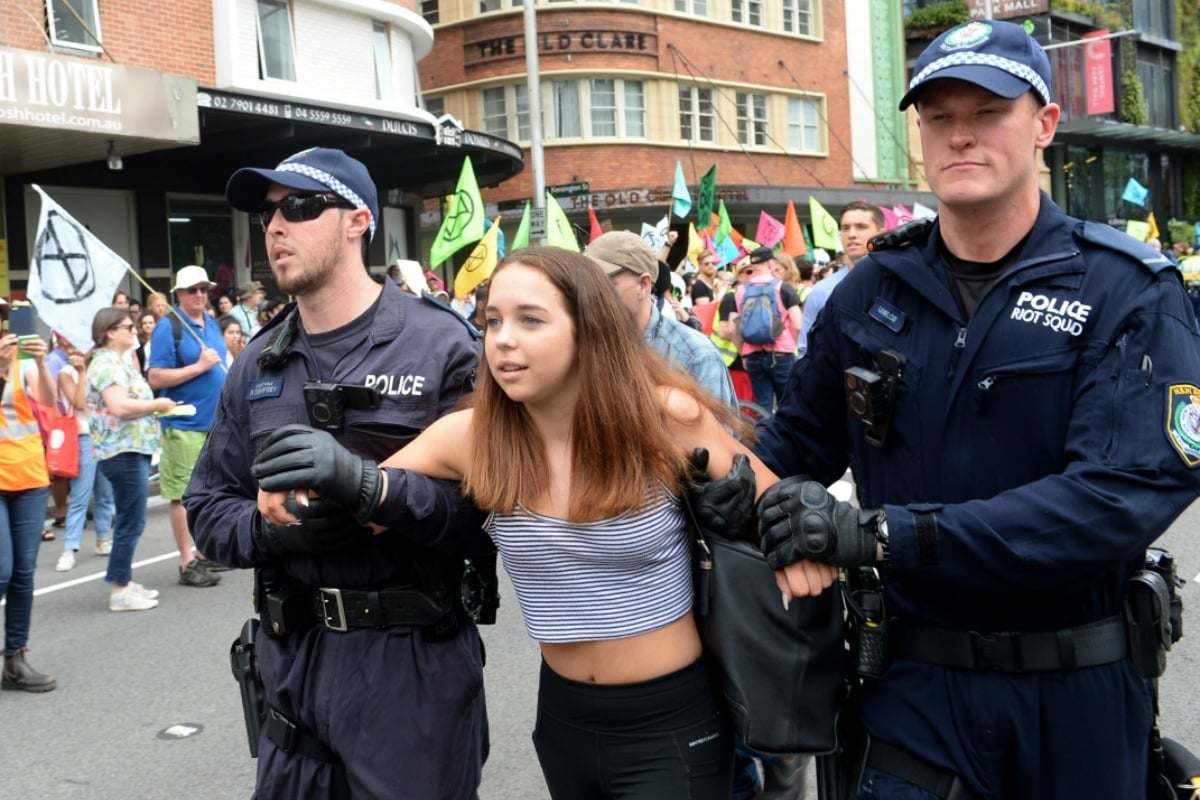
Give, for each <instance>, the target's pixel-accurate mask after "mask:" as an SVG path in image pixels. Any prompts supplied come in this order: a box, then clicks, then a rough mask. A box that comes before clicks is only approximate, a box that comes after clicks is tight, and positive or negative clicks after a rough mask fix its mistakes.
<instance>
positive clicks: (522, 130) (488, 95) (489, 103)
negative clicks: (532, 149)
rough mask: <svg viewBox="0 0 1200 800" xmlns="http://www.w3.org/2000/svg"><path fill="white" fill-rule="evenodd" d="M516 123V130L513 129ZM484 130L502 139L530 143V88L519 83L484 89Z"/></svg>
mask: <svg viewBox="0 0 1200 800" xmlns="http://www.w3.org/2000/svg"><path fill="white" fill-rule="evenodd" d="M510 109H512V111H511V112H510ZM514 122H515V123H516V129H515V130H514V129H513V127H512V125H513V123H514ZM483 129H484V131H486V132H487V133H489V134H491V135H492V136H499V137H501V138H502V139H512V140H514V141H518V142H527V141H529V137H530V133H529V88H528V87H527V86H526V85H525V84H523V83H518V84H513V85H510V86H496V87H494V88H491V89H484V90H483Z"/></svg>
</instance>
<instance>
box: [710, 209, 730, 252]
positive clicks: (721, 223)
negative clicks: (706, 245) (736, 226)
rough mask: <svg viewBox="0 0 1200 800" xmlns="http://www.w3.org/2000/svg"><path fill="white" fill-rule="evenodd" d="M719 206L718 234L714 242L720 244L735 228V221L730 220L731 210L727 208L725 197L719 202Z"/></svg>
mask: <svg viewBox="0 0 1200 800" xmlns="http://www.w3.org/2000/svg"><path fill="white" fill-rule="evenodd" d="M717 207H718V208H719V209H720V210H719V211H718V212H717V235H716V238H714V239H713V242H714V243H715V244H720V243H721V242H723V241H725V237H726V236H728V235H729V232H730V231H731V230H733V223H732V222H730V221H729V212H728V211H726V210H725V201H724V200H723V199H722V200H720V201H719V202H718V204H717Z"/></svg>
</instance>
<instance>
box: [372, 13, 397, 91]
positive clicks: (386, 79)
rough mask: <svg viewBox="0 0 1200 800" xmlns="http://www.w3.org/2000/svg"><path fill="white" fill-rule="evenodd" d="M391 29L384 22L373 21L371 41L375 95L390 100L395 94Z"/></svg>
mask: <svg viewBox="0 0 1200 800" xmlns="http://www.w3.org/2000/svg"><path fill="white" fill-rule="evenodd" d="M390 34H391V29H390V28H389V27H388V25H387V23H385V22H376V23H374V30H373V33H372V42H373V43H374V46H375V96H376V97H378V98H379V99H380V100H390V99H392V97H394V96H395V92H394V90H393V83H392V42H391V35H390Z"/></svg>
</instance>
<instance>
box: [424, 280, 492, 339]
mask: <svg viewBox="0 0 1200 800" xmlns="http://www.w3.org/2000/svg"><path fill="white" fill-rule="evenodd" d="M421 299H422V300H424V301H425V302H426V303H429V304H430V305H432V306H434V307H436V308H439V309H441V310H442V311H448V312H449V313H450V315H451V316H452V317H454V318H455V319H456V320H458V321H459V322H461V323H462V324H463V325H464V326H466V329H467V331H468V332H469V333H470V334H471V338H472V339H474V340H476V341H478V339H479V337H480V336H482V335H483V334H482V333H480V332H479V328H476V327H475V324H474V323H473V322H471V320H469V319H467V318H466V317H464V316H463V315H462V314H460V313H458V312H457V311H455V310H454V309H453V308H451V307H450V304H449V303H446V302H444V301H442V300H439V299H438V298H437V297H435V296H434V295H433V294H432V293H431V292H426V291H423V292H421Z"/></svg>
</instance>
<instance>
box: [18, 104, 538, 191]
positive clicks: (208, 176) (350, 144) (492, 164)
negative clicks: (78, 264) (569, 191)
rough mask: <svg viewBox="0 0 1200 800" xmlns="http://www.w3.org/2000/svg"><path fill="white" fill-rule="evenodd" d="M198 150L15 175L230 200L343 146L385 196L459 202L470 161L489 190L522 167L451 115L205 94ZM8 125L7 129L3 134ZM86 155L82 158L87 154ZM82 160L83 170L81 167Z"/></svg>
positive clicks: (91, 156) (93, 152) (91, 151)
mask: <svg viewBox="0 0 1200 800" xmlns="http://www.w3.org/2000/svg"><path fill="white" fill-rule="evenodd" d="M195 101H196V105H197V107H198V119H199V132H200V140H199V143H198V144H196V145H195V146H193V147H184V148H177V149H172V150H157V151H154V152H144V151H138V150H136V148H131V149H129V150H126V149H125V143H124V142H122V141H117V142H116V151H117V154H118V155H120V156H121V157H122V160H123V168H122V169H121V170H120V171H112V170H109V169H108V167H107V164H106V162H105V152H106V150H105V149H106V147H107V141H106V139H104V138H103V137H95V136H94V135H93V138H95V139H97V141H98V144H97V145H96V146H94V147H91V148H88V149H83V148H82V146H81V148H80V149H79V150H77V151H76V152H75V153H74V158H73V159H71V161H61V160H60V162H59V163H60V164H62V166H59V165H58V164H55V165H52V166H51V167H50V168H48V169H33V170H17V171H16V172H17V173H18V174H17V175H16V177H17V178H18V179H19V180H22V181H30V182H39V183H50V184H53V183H60V184H66V185H76V186H89V185H94V186H103V187H105V188H126V189H132V188H137V189H142V190H153V189H161V190H162V191H164V192H177V193H178V192H190V193H196V194H215V195H220V194H223V193H224V190H225V182H226V181H227V180H228V179H229V176H230V175H232V174H233V172H234V171H235V170H237V169H239V168H241V167H248V166H257V167H273V166H275V165H276V164H278V163H279V162H280V161H282V160H283V159H284V158H286V157H287V156H289V155H291V154H292V153H295V152H298V151H300V150H303V149H305V148H308V147H318V146H320V147H336V148H340V149H342V150H345V151H346V152H347V153H349V154H350V155H352V156H354V157H355V158H357V159H359V160H360V161H362V162H363V163H364V164H365V165H366V166H367V168H368V169H369V170H370V172H371V176H372V177H373V178H374V179H375V183H376V185H377V186H378V187H379V189H380V192H381V193H383V192H386V191H388V190H393V189H395V190H400V191H402V192H405V193H411V194H414V195H420V196H421V197H433V196H438V195H444V194H451V193H452V192H453V191H454V188H455V185H456V184H457V181H458V175H459V172H460V171H461V169H462V159H463V158H464V157H465V156H468V155H469V156H470V157H471V160H472V162H473V164H474V167H475V175H476V179H477V180H478V182H479V185H480V186H481V187H487V186H494V185H496V184H498V183H500V182H501V181H503V180H506V179H507V178H510V177H512V176H513V175H516V174H518V173H519V172H520V171H521V170H522V169H523V168H524V160H523V154H522V151H521V148H520V147H518V146H517V145H515V144H513V143H512V142H510V141H508V140H506V139H500V138H497V137H495V136H490V135H488V134H485V133H480V132H478V131H470V130H465V129H463V127H462V125H461V124H460V123H458V122H457V121H456V120H454V119H453V118H450V117H442V118H441V119H440V120H439V121H438V124H436V125H435V124H431V123H429V122H427V121H424V120H415V119H409V118H404V117H401V116H382V115H378V114H368V113H364V112H362V111H357V110H350V109H345V108H336V107H330V106H313V105H307V104H304V103H292V102H288V101H286V100H280V99H279V98H275V97H257V96H254V95H247V94H239V93H235V92H225V91H221V90H217V89H210V88H205V87H200V88H199V89H198V90H197V92H196V95H195ZM3 127H4V126H3V125H0V129H2V128H3ZM81 154H82V156H81ZM80 162H82V163H80Z"/></svg>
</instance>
